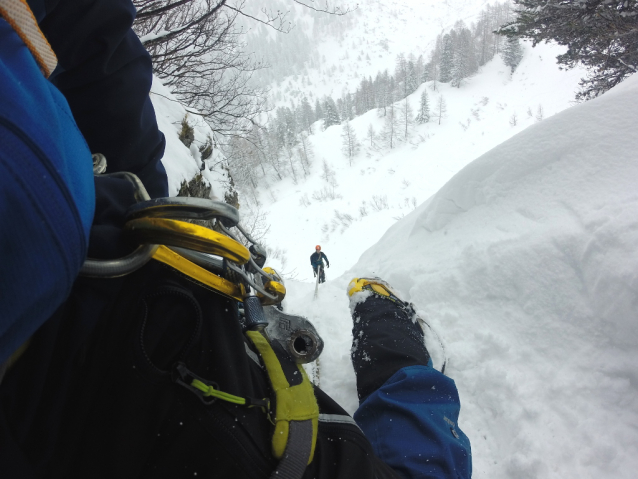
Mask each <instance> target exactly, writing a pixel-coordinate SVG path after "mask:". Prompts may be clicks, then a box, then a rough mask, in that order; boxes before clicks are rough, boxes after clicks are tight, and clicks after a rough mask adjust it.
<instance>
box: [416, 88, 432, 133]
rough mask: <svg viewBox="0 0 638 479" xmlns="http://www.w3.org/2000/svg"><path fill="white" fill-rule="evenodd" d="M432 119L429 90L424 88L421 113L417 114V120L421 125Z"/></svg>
mask: <svg viewBox="0 0 638 479" xmlns="http://www.w3.org/2000/svg"><path fill="white" fill-rule="evenodd" d="M428 121H430V102H429V100H428V92H427V91H426V90H425V89H424V90H423V93H421V103H420V104H419V113H418V114H417V115H416V122H417V123H418V124H419V125H422V124H423V123H427V122H428Z"/></svg>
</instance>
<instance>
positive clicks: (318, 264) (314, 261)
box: [310, 245, 330, 283]
mask: <svg viewBox="0 0 638 479" xmlns="http://www.w3.org/2000/svg"><path fill="white" fill-rule="evenodd" d="M324 259H325V260H326V268H330V261H328V257H327V256H326V255H325V253H322V251H321V246H319V245H317V246H315V252H314V253H312V254H311V255H310V264H311V265H312V270H313V271H314V273H315V278H316V277H317V274H319V282H320V283H325V282H326V273H325V272H324V269H323V260H324Z"/></svg>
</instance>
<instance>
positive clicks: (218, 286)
mask: <svg viewBox="0 0 638 479" xmlns="http://www.w3.org/2000/svg"><path fill="white" fill-rule="evenodd" d="M153 259H154V260H156V261H159V262H161V263H164V264H166V265H168V266H170V267H171V268H173V269H176V270H177V271H179V272H180V273H183V274H185V275H186V276H188V277H190V278H192V279H194V280H195V281H197V282H198V283H201V284H203V285H205V286H208V287H209V288H212V289H214V290H215V291H218V292H219V293H221V294H223V295H224V296H228V297H229V298H232V299H236V300H237V301H242V298H243V292H242V290H241V287H240V286H238V285H236V284H235V283H232V282H230V281H228V280H226V279H224V278H222V277H220V276H217V275H216V274H214V273H211V272H210V271H207V270H205V269H204V268H202V267H201V266H198V265H196V264H195V263H193V262H191V261H188V260H187V259H186V258H184V257H183V256H180V255H179V254H177V253H176V252H175V251H173V250H172V249H170V248H167V247H166V246H160V247H159V248H157V251H156V252H155V254H154V255H153Z"/></svg>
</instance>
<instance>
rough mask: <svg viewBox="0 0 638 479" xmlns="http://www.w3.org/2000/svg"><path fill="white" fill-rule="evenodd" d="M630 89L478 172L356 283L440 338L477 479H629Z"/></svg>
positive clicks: (633, 343) (637, 207)
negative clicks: (368, 282)
mask: <svg viewBox="0 0 638 479" xmlns="http://www.w3.org/2000/svg"><path fill="white" fill-rule="evenodd" d="M637 122H638V76H635V77H634V78H630V79H629V80H627V81H626V82H625V83H623V84H621V85H620V86H618V87H616V88H615V89H613V90H612V91H610V92H608V93H607V94H605V95H604V96H603V97H601V98H599V99H597V100H594V101H591V102H588V103H585V104H582V105H578V106H576V107H574V108H571V109H569V110H567V111H564V112H562V113H560V114H558V115H556V116H555V117H553V118H550V119H547V120H545V121H544V122H542V123H539V124H536V125H534V126H532V127H530V128H528V129H526V130H525V131H523V132H521V133H520V134H518V135H516V136H515V137H513V138H511V139H510V140H508V141H506V142H505V143H503V144H502V145H500V146H498V147H496V148H494V149H493V150H491V151H490V152H488V153H487V154H485V155H483V156H482V157H480V158H478V159H477V160H475V161H474V162H472V163H471V164H469V165H468V166H467V167H466V168H464V169H463V170H462V171H461V172H459V173H458V174H457V175H456V176H454V178H452V179H451V180H450V181H449V182H448V183H447V184H446V185H445V186H444V187H443V188H442V189H441V190H440V191H439V192H438V193H437V194H436V195H435V196H434V197H433V198H432V199H431V201H430V202H428V204H427V205H424V206H422V207H421V208H419V209H418V210H417V211H415V212H414V213H413V214H411V215H410V216H409V217H407V218H406V219H404V220H403V221H400V222H399V223H397V224H396V225H395V226H394V227H392V228H391V229H390V230H389V231H388V232H387V233H386V234H385V236H384V237H383V238H382V239H381V240H380V241H379V243H378V244H377V245H375V246H374V247H372V248H370V249H369V250H368V251H367V252H366V253H364V254H363V256H362V257H361V259H360V261H359V263H358V264H357V265H356V266H355V267H353V268H352V270H351V271H350V274H348V273H347V274H346V276H348V277H350V276H354V275H369V274H376V275H379V276H381V277H383V278H385V279H387V280H388V281H390V282H391V283H392V284H393V285H395V286H396V287H397V288H398V289H400V290H401V291H402V292H404V293H405V295H406V297H408V299H410V300H411V301H413V302H415V303H416V305H417V306H418V308H420V309H421V310H422V311H423V313H424V314H425V315H426V316H427V318H428V320H429V321H430V322H431V323H432V324H433V325H434V326H436V327H437V329H438V330H439V332H440V334H441V335H442V336H443V338H444V340H445V342H446V343H447V347H448V353H449V355H450V357H451V363H450V369H449V374H450V376H452V377H453V378H454V379H455V380H456V382H457V385H458V387H459V390H460V394H461V400H462V404H463V410H462V414H461V418H460V424H461V427H463V429H464V430H465V432H466V433H467V434H468V436H469V437H470V438H471V440H472V446H473V455H474V465H475V468H474V470H475V474H474V476H475V477H490V478H505V477H509V478H511V477H516V478H521V477H561V478H567V477H578V478H582V477H614V478H620V477H623V478H624V477H626V478H630V477H635V475H636V472H635V471H636V470H637V468H638V456H637V455H636V454H635V452H636V444H638V368H637V367H636V365H637V364H638V320H637V315H638V251H637V249H638V188H637V187H636V184H637V182H638V161H637V160H638V158H637V154H638V153H637V152H638V136H637V135H636V134H635V128H636V124H637Z"/></svg>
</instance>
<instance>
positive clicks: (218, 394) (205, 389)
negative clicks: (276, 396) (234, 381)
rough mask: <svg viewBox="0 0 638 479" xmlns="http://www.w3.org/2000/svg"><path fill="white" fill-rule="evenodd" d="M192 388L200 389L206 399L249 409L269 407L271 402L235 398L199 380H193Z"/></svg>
mask: <svg viewBox="0 0 638 479" xmlns="http://www.w3.org/2000/svg"><path fill="white" fill-rule="evenodd" d="M191 386H192V387H194V388H195V389H199V390H200V391H201V392H202V393H203V395H204V397H214V398H217V399H221V400H222V401H226V402H230V403H233V404H239V405H240V406H248V407H255V406H258V407H268V403H269V401H268V400H267V399H255V398H243V397H239V396H233V395H232V394H229V393H225V392H224V391H220V390H219V389H216V388H215V387H214V386H212V385H210V384H206V383H204V382H202V381H200V380H199V379H193V382H192V383H191Z"/></svg>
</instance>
